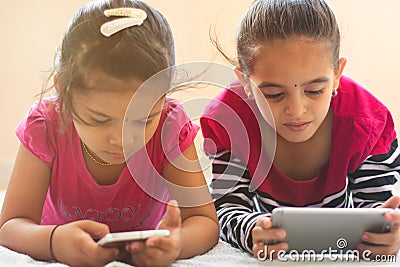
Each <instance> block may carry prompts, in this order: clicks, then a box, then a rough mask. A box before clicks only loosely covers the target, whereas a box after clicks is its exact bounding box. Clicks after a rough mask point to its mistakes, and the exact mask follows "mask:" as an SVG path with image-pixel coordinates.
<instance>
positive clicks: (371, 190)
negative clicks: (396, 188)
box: [349, 140, 400, 208]
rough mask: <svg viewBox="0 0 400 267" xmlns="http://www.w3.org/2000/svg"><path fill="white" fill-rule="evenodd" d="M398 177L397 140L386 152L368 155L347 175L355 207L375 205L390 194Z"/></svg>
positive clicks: (398, 153)
mask: <svg viewBox="0 0 400 267" xmlns="http://www.w3.org/2000/svg"><path fill="white" fill-rule="evenodd" d="M399 179H400V152H399V147H398V143H397V140H395V141H393V143H392V146H391V149H390V150H389V152H388V153H386V154H382V155H374V156H370V157H368V158H367V159H366V160H365V161H364V162H363V163H362V164H361V165H360V166H359V168H358V169H357V170H356V171H355V172H354V173H352V174H350V175H349V187H350V191H351V192H352V194H353V201H354V206H355V207H356V208H364V207H376V206H379V205H381V204H382V203H384V202H385V201H386V200H387V199H389V198H390V197H391V196H392V188H393V185H394V183H395V182H396V181H398V180H399Z"/></svg>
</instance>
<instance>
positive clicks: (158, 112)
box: [86, 108, 161, 121]
mask: <svg viewBox="0 0 400 267" xmlns="http://www.w3.org/2000/svg"><path fill="white" fill-rule="evenodd" d="M86 109H87V110H88V111H89V112H91V113H93V114H96V115H98V116H102V117H105V118H109V119H112V118H113V117H110V116H108V115H106V114H104V113H101V112H100V111H96V110H93V109H90V108H86ZM160 113H161V111H156V112H154V113H152V114H149V116H148V117H143V118H139V119H136V120H135V121H139V120H144V119H147V118H153V117H156V116H157V115H158V114H160Z"/></svg>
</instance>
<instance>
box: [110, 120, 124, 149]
mask: <svg viewBox="0 0 400 267" xmlns="http://www.w3.org/2000/svg"><path fill="white" fill-rule="evenodd" d="M108 141H109V142H110V144H112V145H117V146H119V147H122V124H120V125H118V126H117V127H111V128H110V132H109V134H108Z"/></svg>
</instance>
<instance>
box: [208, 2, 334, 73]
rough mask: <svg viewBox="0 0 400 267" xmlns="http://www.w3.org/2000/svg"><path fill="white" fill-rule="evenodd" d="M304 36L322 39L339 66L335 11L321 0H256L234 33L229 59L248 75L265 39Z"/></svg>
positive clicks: (267, 40) (268, 40)
mask: <svg viewBox="0 0 400 267" xmlns="http://www.w3.org/2000/svg"><path fill="white" fill-rule="evenodd" d="M297 37H306V38H310V39H313V40H325V41H327V42H328V44H329V45H330V49H331V51H332V62H333V64H334V66H335V68H337V67H338V60H339V50H340V32H339V27H338V24H337V22H336V18H335V15H334V14H333V12H332V10H331V9H330V7H329V6H328V5H327V3H326V2H325V1H324V0H258V1H255V2H254V3H253V5H252V6H251V7H250V9H249V10H248V11H247V12H246V14H245V15H244V16H243V18H242V20H241V22H240V24H239V28H238V31H237V36H236V49H237V60H231V59H230V58H229V57H227V56H226V55H225V54H224V53H223V51H222V50H221V49H220V46H218V42H216V41H214V44H216V47H217V49H218V50H219V51H220V52H221V53H222V54H223V55H224V57H225V58H227V59H228V60H229V61H230V62H231V63H233V64H235V65H237V66H238V67H240V69H241V70H242V72H243V73H244V74H245V75H246V76H248V75H250V74H251V73H252V71H253V68H254V57H255V56H256V54H257V52H258V50H259V49H260V48H261V47H262V46H263V44H265V43H267V42H273V41H274V40H285V39H290V38H297Z"/></svg>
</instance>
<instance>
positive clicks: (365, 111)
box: [332, 76, 389, 121]
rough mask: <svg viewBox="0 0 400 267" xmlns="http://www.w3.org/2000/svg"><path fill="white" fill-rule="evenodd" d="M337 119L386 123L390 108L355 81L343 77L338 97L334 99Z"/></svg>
mask: <svg viewBox="0 0 400 267" xmlns="http://www.w3.org/2000/svg"><path fill="white" fill-rule="evenodd" d="M332 105H333V108H334V113H335V116H336V117H353V118H356V117H358V118H363V119H369V120H378V121H386V114H387V113H388V112H389V110H388V108H387V107H386V106H385V105H384V104H383V103H382V102H381V101H380V100H378V99H377V98H376V97H375V96H374V95H373V94H372V93H371V92H370V91H368V90H367V89H366V88H365V87H363V86H362V85H361V84H359V83H358V82H356V81H355V80H353V79H351V78H349V77H346V76H343V77H342V78H341V79H340V85H339V89H338V95H337V97H334V98H333V99H332Z"/></svg>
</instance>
